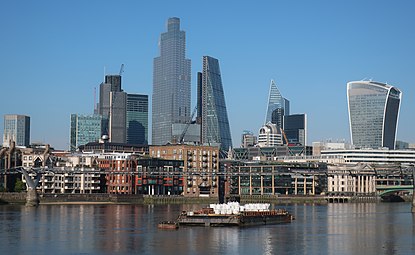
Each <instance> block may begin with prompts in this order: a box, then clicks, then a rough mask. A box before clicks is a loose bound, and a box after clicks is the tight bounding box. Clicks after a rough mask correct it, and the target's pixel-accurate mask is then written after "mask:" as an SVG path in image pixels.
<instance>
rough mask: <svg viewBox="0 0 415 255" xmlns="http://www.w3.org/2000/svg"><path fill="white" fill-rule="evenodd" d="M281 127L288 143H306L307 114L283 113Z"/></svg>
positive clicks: (303, 144)
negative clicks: (282, 124) (282, 125)
mask: <svg viewBox="0 0 415 255" xmlns="http://www.w3.org/2000/svg"><path fill="white" fill-rule="evenodd" d="M283 129H284V132H285V135H286V137H287V140H288V143H289V144H295V145H302V146H306V145H307V115H305V114H292V115H285V116H284V128H283Z"/></svg>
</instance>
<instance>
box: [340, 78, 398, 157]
mask: <svg viewBox="0 0 415 255" xmlns="http://www.w3.org/2000/svg"><path fill="white" fill-rule="evenodd" d="M401 97H402V93H401V91H400V90H399V89H397V88H395V87H393V86H391V85H388V84H384V83H380V82H373V81H353V82H349V83H347V99H348V109H349V122H350V134H351V141H352V144H353V145H354V146H355V147H357V148H373V149H377V148H381V147H386V148H389V149H394V148H395V141H396V130H397V128H398V116H399V108H400V102H401Z"/></svg>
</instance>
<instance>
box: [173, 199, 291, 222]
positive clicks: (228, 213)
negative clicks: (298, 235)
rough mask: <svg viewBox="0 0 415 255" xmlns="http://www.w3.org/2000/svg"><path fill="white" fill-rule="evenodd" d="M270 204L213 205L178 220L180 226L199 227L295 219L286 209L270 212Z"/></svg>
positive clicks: (184, 214) (186, 213)
mask: <svg viewBox="0 0 415 255" xmlns="http://www.w3.org/2000/svg"><path fill="white" fill-rule="evenodd" d="M269 206H270V204H246V205H245V206H240V205H239V203H238V202H230V203H227V204H211V205H210V207H209V208H203V209H201V210H199V211H193V212H187V211H183V212H182V213H181V214H180V215H179V217H178V218H177V223H178V224H179V225H199V226H207V227H210V226H239V227H244V226H255V225H268V224H278V223H289V222H291V221H292V220H293V219H294V217H293V216H292V215H291V214H290V213H289V212H288V211H286V210H284V209H277V210H274V209H272V210H270V209H269Z"/></svg>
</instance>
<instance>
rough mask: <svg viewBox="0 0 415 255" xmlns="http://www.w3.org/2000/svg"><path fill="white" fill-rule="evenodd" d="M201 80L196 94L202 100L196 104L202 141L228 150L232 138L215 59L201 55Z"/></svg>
mask: <svg viewBox="0 0 415 255" xmlns="http://www.w3.org/2000/svg"><path fill="white" fill-rule="evenodd" d="M198 80H199V79H198ZM201 81H202V83H201V84H198V90H199V91H201V92H200V93H199V92H198V95H199V94H200V98H199V100H201V101H202V102H201V103H200V102H199V103H198V105H199V107H201V108H202V109H201V114H202V116H201V120H202V135H201V138H202V143H203V144H207V145H212V146H216V145H217V146H220V149H221V150H222V151H228V150H229V148H231V147H232V138H231V131H230V127H229V120H228V113H227V110H226V103H225V94H224V91H223V86H222V78H221V73H220V68H219V61H218V60H217V59H215V58H212V57H209V56H204V57H203V72H202V79H201Z"/></svg>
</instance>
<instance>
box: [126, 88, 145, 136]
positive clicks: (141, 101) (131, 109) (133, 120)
mask: <svg viewBox="0 0 415 255" xmlns="http://www.w3.org/2000/svg"><path fill="white" fill-rule="evenodd" d="M127 143H130V144H148V95H139V94H127Z"/></svg>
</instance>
